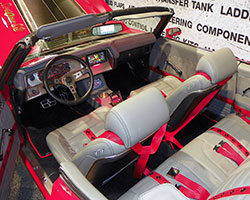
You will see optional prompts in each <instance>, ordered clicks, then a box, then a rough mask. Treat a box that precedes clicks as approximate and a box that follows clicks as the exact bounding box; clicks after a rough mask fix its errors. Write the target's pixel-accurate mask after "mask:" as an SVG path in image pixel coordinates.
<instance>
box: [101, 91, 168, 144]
mask: <svg viewBox="0 0 250 200" xmlns="http://www.w3.org/2000/svg"><path fill="white" fill-rule="evenodd" d="M140 94H141V93H140ZM168 120H169V110H168V105H167V104H166V102H165V100H164V98H163V96H162V94H161V93H160V92H159V91H158V90H157V89H156V88H149V89H147V90H145V91H144V92H143V95H135V96H133V97H131V98H129V99H128V100H126V103H121V104H118V105H117V106H115V107H113V108H112V109H111V110H110V111H109V113H108V115H107V119H106V125H105V128H106V129H107V130H110V131H112V132H114V133H116V134H117V135H118V136H119V137H120V138H121V139H122V141H123V142H124V145H125V146H126V148H130V147H132V146H134V145H135V144H136V143H138V142H139V141H141V140H142V139H144V138H146V137H148V136H149V135H150V134H152V133H153V132H154V131H156V130H158V129H159V128H160V127H161V126H162V125H164V124H165V123H166V122H167V121H168Z"/></svg>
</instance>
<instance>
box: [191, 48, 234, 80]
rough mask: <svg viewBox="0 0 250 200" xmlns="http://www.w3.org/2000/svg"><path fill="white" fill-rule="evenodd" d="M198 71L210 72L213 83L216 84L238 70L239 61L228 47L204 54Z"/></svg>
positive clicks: (198, 65) (197, 68)
mask: <svg viewBox="0 0 250 200" xmlns="http://www.w3.org/2000/svg"><path fill="white" fill-rule="evenodd" d="M196 71H197V72H205V73H206V74H208V75H209V76H210V77H211V79H212V83H213V84H215V83H218V82H220V81H222V80H224V79H226V78H228V77H229V76H232V75H233V74H234V73H235V72H236V71H237V62H236V59H235V56H234V54H233V52H232V51H231V50H230V49H228V48H223V49H220V50H217V51H215V52H212V53H207V54H206V55H204V56H202V57H201V59H200V60H199V62H198V64H197V67H196Z"/></svg>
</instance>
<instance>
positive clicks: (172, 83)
mask: <svg viewBox="0 0 250 200" xmlns="http://www.w3.org/2000/svg"><path fill="white" fill-rule="evenodd" d="M181 83H182V82H181V81H180V80H179V79H177V78H175V77H173V76H166V77H164V78H162V79H159V80H157V81H155V82H152V83H150V84H148V85H145V86H143V87H141V88H139V89H137V90H133V91H131V93H130V96H134V95H135V94H138V93H140V92H142V91H144V90H146V89H148V88H151V87H155V88H157V89H158V90H161V91H162V92H163V93H164V94H165V95H166V96H167V97H168V96H169V95H170V94H172V92H173V91H174V90H175V89H176V88H177V87H179V86H180V85H181Z"/></svg>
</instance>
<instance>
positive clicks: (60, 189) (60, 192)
mask: <svg viewBox="0 0 250 200" xmlns="http://www.w3.org/2000/svg"><path fill="white" fill-rule="evenodd" d="M51 199H53V200H62V199H67V200H79V198H78V197H77V196H76V195H75V194H74V193H73V192H72V191H71V190H70V189H69V188H68V186H67V185H66V184H65V183H64V182H63V180H62V179H61V178H60V177H59V178H58V179H57V180H56V181H55V183H54V184H53V188H52V193H51Z"/></svg>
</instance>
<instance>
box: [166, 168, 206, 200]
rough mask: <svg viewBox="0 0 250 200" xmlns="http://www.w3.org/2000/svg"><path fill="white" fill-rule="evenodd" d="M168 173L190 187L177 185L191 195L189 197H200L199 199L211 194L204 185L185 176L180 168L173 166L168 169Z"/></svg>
mask: <svg viewBox="0 0 250 200" xmlns="http://www.w3.org/2000/svg"><path fill="white" fill-rule="evenodd" d="M167 175H168V176H170V177H171V178H173V179H175V180H176V181H178V182H179V183H181V184H183V185H185V186H186V187H188V188H189V189H187V188H185V187H184V186H177V188H179V190H180V191H181V192H182V193H183V194H184V195H186V196H187V195H189V196H187V197H189V198H193V199H198V200H206V199H207V198H208V197H209V195H210V193H209V192H208V191H207V190H206V189H205V188H204V187H202V186H201V185H200V184H198V183H196V182H194V181H192V180H190V179H189V178H187V177H185V176H183V175H182V174H181V173H180V170H178V169H176V168H173V167H172V168H171V169H170V170H169V171H168V173H167Z"/></svg>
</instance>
